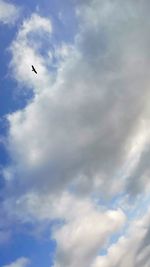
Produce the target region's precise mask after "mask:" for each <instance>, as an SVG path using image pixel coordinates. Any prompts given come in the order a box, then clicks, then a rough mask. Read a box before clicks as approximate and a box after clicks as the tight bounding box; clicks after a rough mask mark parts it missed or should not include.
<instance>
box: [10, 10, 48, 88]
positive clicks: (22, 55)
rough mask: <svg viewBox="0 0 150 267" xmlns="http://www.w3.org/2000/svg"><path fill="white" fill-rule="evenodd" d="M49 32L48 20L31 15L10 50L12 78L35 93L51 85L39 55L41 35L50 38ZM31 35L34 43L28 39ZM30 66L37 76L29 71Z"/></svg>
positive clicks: (43, 62) (42, 59)
mask: <svg viewBox="0 0 150 267" xmlns="http://www.w3.org/2000/svg"><path fill="white" fill-rule="evenodd" d="M51 32H52V24H51V21H50V20H49V19H46V18H43V17H40V16H39V15H37V14H36V13H35V14H32V16H31V18H30V19H27V20H25V21H24V22H23V24H22V26H21V27H20V30H19V32H18V35H17V39H16V40H15V41H14V42H13V44H12V46H11V48H10V49H11V52H12V56H13V58H12V61H11V64H10V67H11V69H12V70H13V75H14V77H16V79H17V80H18V82H20V83H21V84H24V85H26V86H28V87H29V88H32V89H33V90H36V92H38V91H39V90H42V89H44V88H45V87H47V86H50V84H51V80H52V77H51V75H50V74H49V72H48V70H47V68H46V64H45V61H44V58H43V57H42V56H41V55H40V53H39V49H40V48H41V43H42V36H43V34H45V35H47V37H48V38H50V35H51ZM32 35H33V36H34V41H33V40H32V39H31V38H30V36H32ZM39 40H41V41H39ZM31 65H34V66H35V68H36V69H37V72H38V75H35V74H34V73H33V72H32V71H31V69H32V68H31Z"/></svg>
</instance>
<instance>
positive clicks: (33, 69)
mask: <svg viewBox="0 0 150 267" xmlns="http://www.w3.org/2000/svg"><path fill="white" fill-rule="evenodd" d="M32 71H34V72H35V73H36V74H37V71H36V69H35V68H34V66H33V65H32Z"/></svg>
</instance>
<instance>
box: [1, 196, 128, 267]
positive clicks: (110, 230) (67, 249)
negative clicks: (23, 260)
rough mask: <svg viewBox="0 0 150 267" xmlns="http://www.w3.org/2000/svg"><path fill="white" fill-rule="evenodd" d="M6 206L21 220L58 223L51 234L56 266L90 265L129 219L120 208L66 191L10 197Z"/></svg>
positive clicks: (75, 266)
mask: <svg viewBox="0 0 150 267" xmlns="http://www.w3.org/2000/svg"><path fill="white" fill-rule="evenodd" d="M5 204H6V203H5ZM6 206H7V207H5V208H6V209H7V211H8V213H9V214H11V213H12V215H14V211H15V212H16V214H15V216H16V217H17V218H19V219H20V220H21V221H22V222H33V223H35V222H38V223H40V224H41V223H43V222H44V221H53V220H56V221H57V222H58V223H56V225H54V226H53V229H52V237H53V238H54V239H55V240H56V241H57V254H56V265H55V266H61V267H63V266H70V267H77V266H90V264H91V263H92V261H93V259H94V258H95V256H97V254H98V253H99V251H100V249H101V248H103V247H104V246H105V244H106V242H107V241H108V240H109V239H110V236H111V235H112V234H114V233H115V232H119V231H120V230H121V228H122V227H123V226H124V224H125V222H126V216H125V214H124V213H123V212H122V211H121V210H120V209H117V210H111V209H108V210H105V209H104V208H102V207H99V206H97V205H96V204H93V203H92V202H91V201H90V200H89V199H79V198H78V197H76V196H73V195H72V194H69V193H67V192H64V193H63V194H62V195H61V196H58V195H46V194H41V193H40V194H38V195H37V194H36V193H30V194H27V195H26V196H23V197H22V198H20V199H19V200H17V201H13V200H12V199H11V200H10V201H8V202H7V204H6ZM12 206H13V211H12ZM8 209H9V210H8Z"/></svg>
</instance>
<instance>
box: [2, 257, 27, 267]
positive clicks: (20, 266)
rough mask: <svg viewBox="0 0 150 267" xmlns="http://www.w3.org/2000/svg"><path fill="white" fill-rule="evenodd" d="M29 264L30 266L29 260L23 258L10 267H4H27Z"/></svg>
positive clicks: (8, 266) (9, 265) (6, 266)
mask: <svg viewBox="0 0 150 267" xmlns="http://www.w3.org/2000/svg"><path fill="white" fill-rule="evenodd" d="M29 264H30V261H29V259H27V258H23V257H22V258H19V259H17V260H16V261H14V262H12V263H10V264H8V265H4V266H3V267H27V266H28V265H29Z"/></svg>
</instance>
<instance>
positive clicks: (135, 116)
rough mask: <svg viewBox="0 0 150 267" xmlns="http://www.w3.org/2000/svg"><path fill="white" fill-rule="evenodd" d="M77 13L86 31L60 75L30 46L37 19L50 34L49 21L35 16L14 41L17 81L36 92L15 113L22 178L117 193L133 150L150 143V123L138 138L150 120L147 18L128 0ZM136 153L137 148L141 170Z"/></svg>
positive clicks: (15, 153)
mask: <svg viewBox="0 0 150 267" xmlns="http://www.w3.org/2000/svg"><path fill="white" fill-rule="evenodd" d="M122 8H124V9H125V10H126V14H122V13H123V10H122ZM116 12H117V15H115V14H116ZM135 12H136V14H135ZM80 13H81V14H83V16H82V19H81V18H80ZM120 14H122V15H120ZM78 16H79V18H80V19H81V21H82V24H81V31H80V32H79V34H78V35H77V37H76V43H75V45H74V49H72V50H71V51H70V55H69V56H67V59H66V60H65V61H63V62H61V63H60V64H58V66H57V68H58V69H57V72H56V73H55V74H56V79H53V78H52V76H53V73H52V74H51V73H50V71H48V69H47V68H46V65H47V59H46V58H45V57H42V56H41V55H40V54H39V51H38V50H37V48H36V47H35V46H34V42H32V43H30V40H31V39H30V38H31V36H32V34H33V32H34V24H35V23H34V21H35V20H36V21H37V25H38V26H39V27H38V28H37V27H36V29H35V31H37V32H39V28H40V26H41V29H42V30H43V34H44V32H46V33H47V32H48V33H51V24H50V22H49V21H48V20H47V19H44V18H41V17H39V16H38V15H36V14H34V15H32V17H31V18H30V19H29V20H27V21H25V22H24V23H23V26H22V27H21V29H20V31H19V33H18V36H17V39H16V41H14V43H13V45H12V52H13V59H12V64H11V65H12V67H13V69H14V71H15V75H16V79H17V80H18V81H20V82H23V83H24V84H25V85H27V86H29V87H33V90H34V92H35V93H36V97H35V98H34V100H33V102H32V103H31V104H29V105H28V106H27V107H26V108H25V109H24V110H21V111H18V112H16V113H14V114H12V115H10V116H9V121H10V148H11V150H12V157H13V159H15V161H16V162H17V168H18V169H17V171H18V172H20V173H19V176H22V179H21V181H20V182H21V183H24V181H25V183H28V182H29V184H30V187H32V183H33V184H34V185H35V186H36V187H39V188H40V190H41V187H42V186H44V187H45V188H47V186H48V187H49V186H50V187H51V188H53V189H54V188H55V189H56V188H57V189H58V188H59V189H60V190H61V188H62V187H65V186H66V184H67V185H71V184H72V183H73V184H74V185H75V186H76V189H77V191H78V192H79V191H81V192H90V191H93V192H94V193H96V192H99V191H100V190H101V191H102V192H104V194H107V193H108V194H109V193H110V194H116V192H117V191H121V190H123V188H124V186H125V181H124V180H123V179H122V177H120V178H121V179H119V181H118V176H120V173H121V171H122V170H123V171H124V172H125V173H128V175H130V176H131V175H132V171H133V167H130V168H129V166H127V165H128V164H131V150H132V149H133V147H134V146H137V150H138V155H139V158H141V154H142V153H143V151H144V149H145V147H147V145H148V142H147V139H146V138H147V137H148V132H149V129H148V127H147V128H146V131H147V133H145V134H144V136H145V140H144V139H143V141H142V144H143V145H142V146H141V145H140V141H138V138H140V136H141V134H142V131H143V130H142V129H141V127H140V125H141V120H144V121H145V124H147V122H148V120H149V103H148V99H149V98H148V96H149V90H148V85H149V73H148V66H149V62H148V59H147V50H146V49H145V48H146V46H147V42H148V36H147V32H146V27H147V20H143V19H142V18H143V14H141V11H140V10H139V9H138V6H137V7H136V9H134V6H133V5H131V4H130V2H127V3H126V4H125V5H124V6H123V7H122V6H121V4H120V2H119V1H118V2H116V4H114V5H113V4H110V2H109V1H107V2H104V1H102V3H99V2H98V1H93V2H92V3H91V4H89V5H87V6H84V12H83V6H81V8H80V12H79V9H78ZM108 16H110V19H107V17H108ZM93 17H94V18H95V20H94V19H93ZM35 18H36V19H35ZM38 21H39V22H38ZM95 21H96V22H95ZM137 21H138V24H139V27H138V28H137V24H136V23H137ZM143 27H144V29H145V30H144V32H143ZM29 33H30V38H29ZM141 34H143V39H142V40H141V38H140V36H141ZM139 38H140V41H139ZM132 39H134V42H133V41H132ZM31 44H33V45H31ZM58 47H60V46H58ZM58 50H59V49H58ZM58 50H56V51H58ZM65 50H66V49H65ZM48 53H49V51H48ZM32 62H35V65H36V66H37V67H38V70H39V72H38V75H37V76H35V75H33V73H32V72H31V69H30V65H31V64H32ZM139 64H140V67H139ZM37 92H38V94H39V95H37ZM127 107H128V108H127ZM20 129H23V130H22V131H20ZM135 136H137V138H136V141H135ZM131 140H132V142H131ZM134 142H135V143H134ZM135 157H136V153H132V162H133V163H132V165H134V169H136V166H137V164H138V161H136V160H135ZM124 166H126V168H127V169H128V171H127V170H124ZM129 172H130V173H129ZM121 176H125V175H124V174H122V175H121ZM41 177H42V179H41ZM35 181H36V182H35ZM108 185H109V186H108ZM106 188H107V190H105V189H106ZM108 188H109V190H108ZM55 189H54V190H55Z"/></svg>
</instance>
